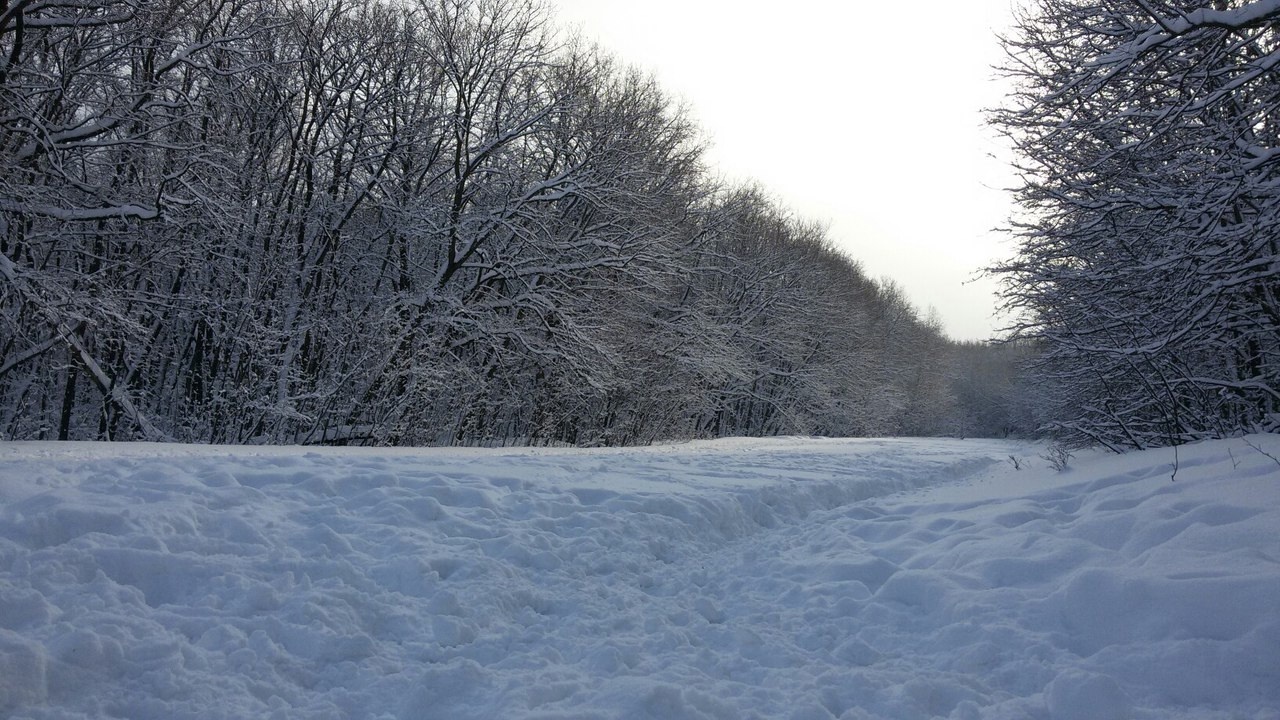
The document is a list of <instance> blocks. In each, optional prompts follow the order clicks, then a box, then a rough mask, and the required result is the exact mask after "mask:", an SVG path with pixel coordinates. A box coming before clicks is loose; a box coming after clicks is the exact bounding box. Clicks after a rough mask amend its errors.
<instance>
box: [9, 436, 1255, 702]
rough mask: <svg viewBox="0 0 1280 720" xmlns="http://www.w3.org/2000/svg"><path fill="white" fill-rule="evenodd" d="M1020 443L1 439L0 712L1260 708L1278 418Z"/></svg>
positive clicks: (786, 440) (939, 441)
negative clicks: (1123, 443) (435, 445)
mask: <svg viewBox="0 0 1280 720" xmlns="http://www.w3.org/2000/svg"><path fill="white" fill-rule="evenodd" d="M1041 452H1043V448H1042V447H1039V446H1035V445H1029V444H1021V443H1015V442H1002V441H983V440H973V441H958V440H910V439H902V440H804V439H781V440H734V441H718V442H708V443H692V444H685V445H672V446H664V447H655V448H643V449H618V450H485V451H481V450H349V449H319V450H315V449H289V448H226V447H197V446H168V445H145V444H139V445H96V444H38V443H11V444H0V717H6V718H13V719H14V720H17V719H28V720H29V719H36V718H38V719H41V720H72V719H75V718H128V719H130V720H141V719H144V718H155V719H157V720H180V719H182V718H210V719H212V718H237V719H238V718H280V719H286V718H287V719H294V718H316V719H319V718H333V719H335V720H338V719H346V718H371V719H373V718H377V719H382V718H395V719H403V720H416V719H419V718H421V719H437V718H438V719H440V720H496V719H502V720H533V719H535V718H536V719H538V720H588V719H592V720H594V719H596V718H636V719H645V718H652V719H654V720H685V719H687V720H703V719H716V720H746V719H749V718H783V719H788V720H831V719H832V718H846V719H866V718H884V719H886V720H888V719H892V720H908V719H911V718H935V717H941V718H955V719H963V720H977V719H978V718H983V719H987V718H1008V719H1010V720H1013V719H1017V720H1026V719H1030V720H1110V719H1118V718H1133V719H1135V720H1139V719H1151V720H1156V719H1159V720H1170V719H1177V718H1205V719H1219V718H1220V719H1222V720H1228V719H1230V720H1240V719H1247V720H1271V719H1275V718H1280V462H1278V461H1277V460H1275V459H1274V458H1280V437H1274V436H1254V437H1251V438H1247V439H1242V440H1233V441H1222V442H1214V443H1205V444H1200V445H1196V446H1191V447H1184V448H1182V449H1180V451H1179V453H1178V458H1177V459H1178V470H1177V475H1176V481H1171V474H1172V472H1173V461H1174V453H1173V451H1171V450H1164V451H1156V452H1148V453H1139V454H1133V455H1128V456H1122V457H1116V456H1102V455H1089V456H1087V457H1081V458H1078V459H1076V460H1074V461H1073V462H1072V467H1071V469H1069V470H1067V471H1066V472H1061V473H1059V472H1056V471H1054V470H1053V469H1051V468H1049V467H1048V463H1047V462H1046V461H1045V460H1044V459H1042V458H1040V457H1039V454H1040V453H1041ZM1011 455H1012V456H1014V457H1016V458H1018V459H1019V461H1020V463H1019V464H1021V465H1022V468H1021V469H1020V470H1016V469H1015V468H1014V463H1013V462H1011V461H1010V459H1009V456H1011Z"/></svg>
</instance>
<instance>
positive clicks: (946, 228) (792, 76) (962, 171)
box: [552, 0, 1012, 339]
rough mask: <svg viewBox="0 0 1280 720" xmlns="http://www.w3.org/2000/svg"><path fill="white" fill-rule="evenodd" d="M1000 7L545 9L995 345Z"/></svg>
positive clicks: (610, 4)
mask: <svg viewBox="0 0 1280 720" xmlns="http://www.w3.org/2000/svg"><path fill="white" fill-rule="evenodd" d="M1011 2H1012V0H976V1H975V2H966V3H956V2H951V1H950V0H922V1H921V2H916V3H912V4H910V5H901V4H894V3H879V4H877V3H834V2H831V0H788V2H785V3H784V2H762V1H759V0H747V1H745V2H744V1H742V0H646V2H643V3H637V2H634V0H552V8H553V10H555V12H556V14H557V18H558V21H559V24H561V25H562V26H565V27H568V28H570V29H577V30H579V31H580V32H581V33H582V35H583V36H584V37H586V38H587V39H592V40H598V41H599V42H600V44H601V45H602V46H603V47H605V48H607V49H608V50H610V51H611V52H613V53H614V54H616V55H617V56H618V57H620V58H621V59H622V60H624V61H626V62H629V63H633V64H635V65H637V66H639V67H641V68H644V69H646V70H649V71H651V72H653V73H654V74H655V75H656V76H657V77H658V78H659V79H660V80H661V82H662V84H663V86H664V87H665V88H666V89H667V90H668V91H669V92H671V93H672V94H673V95H674V96H675V97H676V98H678V99H681V100H683V101H685V102H686V103H687V105H688V107H689V108H690V109H691V111H692V113H693V115H694V117H695V118H696V119H697V120H698V122H699V124H700V125H701V126H702V127H703V129H704V130H705V132H706V134H707V136H708V137H709V139H710V140H711V142H712V143H713V147H712V148H711V152H710V156H709V159H710V162H711V164H712V166H713V167H714V168H715V169H716V170H717V171H719V172H720V173H722V174H723V175H724V176H725V177H726V178H729V179H754V180H757V181H759V182H760V183H761V184H762V185H763V186H764V187H766V188H767V189H768V190H769V191H770V192H772V193H773V194H774V195H775V196H776V197H777V198H778V200H780V201H781V202H782V203H783V204H784V205H785V206H786V207H789V208H791V209H793V210H794V211H795V212H796V213H797V214H798V215H799V216H800V217H802V218H805V219H808V220H815V221H819V222H826V223H829V225H830V230H831V237H832V238H833V239H834V240H835V241H836V242H837V244H838V245H839V246H840V247H841V248H842V249H844V250H845V251H847V252H848V253H849V254H850V255H851V256H853V257H854V258H855V259H857V260H858V261H859V262H861V263H862V265H863V267H864V269H865V270H866V272H867V273H868V274H869V275H871V276H872V277H888V278H892V279H893V280H895V281H896V282H898V283H899V284H900V285H901V286H902V287H903V288H904V289H905V290H906V292H907V294H908V296H909V297H910V298H911V300H912V301H913V302H914V303H915V304H916V305H917V306H919V308H920V309H921V311H922V312H928V310H929V308H930V307H934V308H936V309H937V310H938V312H939V314H940V316H941V319H942V321H943V324H944V325H945V327H946V330H947V332H948V333H949V334H950V335H951V336H952V337H954V338H956V339H983V338H987V337H990V336H991V335H992V334H993V332H994V330H995V329H996V328H998V327H999V326H1000V325H1001V319H1000V318H999V317H996V315H995V305H996V296H995V290H996V281H995V280H994V279H992V278H987V277H978V275H979V271H980V269H981V268H982V267H984V266H985V265H987V264H989V262H990V261H991V260H992V259H993V258H995V257H997V256H1000V255H1004V254H1006V252H1007V250H1008V247H1009V246H1008V244H1007V240H1006V239H1005V237H1004V236H1002V235H1001V234H999V233H997V232H994V228H996V227H997V226H999V225H1001V224H1003V223H1004V221H1005V219H1006V217H1007V216H1008V213H1009V203H1010V200H1009V199H1008V196H1007V194H1006V193H1004V192H1003V191H1002V190H1001V188H1003V187H1007V186H1008V185H1009V184H1010V183H1011V175H1010V174H1009V172H1008V171H1007V170H1006V167H1007V163H1006V162H1005V161H1003V160H999V159H995V158H992V157H991V155H992V154H993V153H1000V154H1003V152H1004V151H1003V149H1002V145H1001V142H1000V141H999V139H998V138H996V137H995V135H994V133H993V132H992V131H991V130H990V129H988V128H986V127H985V126H984V121H983V116H982V109H983V108H984V107H991V106H993V105H996V104H998V103H999V102H1001V95H1002V87H1001V83H1000V81H999V80H997V79H996V77H995V72H994V71H993V70H992V66H993V65H995V64H998V63H999V62H1000V59H1001V52H1002V51H1001V49H1000V45H999V42H998V40H997V37H996V34H997V32H1000V31H1003V30H1004V29H1005V28H1006V27H1007V26H1008V25H1009V24H1010V22H1011V15H1012V11H1011Z"/></svg>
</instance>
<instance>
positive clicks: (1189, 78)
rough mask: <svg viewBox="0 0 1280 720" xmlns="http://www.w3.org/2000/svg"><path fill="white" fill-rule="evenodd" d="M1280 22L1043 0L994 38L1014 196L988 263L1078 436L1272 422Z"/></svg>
mask: <svg viewBox="0 0 1280 720" xmlns="http://www.w3.org/2000/svg"><path fill="white" fill-rule="evenodd" d="M1277 23H1280V3H1277V2H1274V0H1257V1H1255V2H1239V1H1234V0H1223V1H1220V2H1215V3H1213V4H1212V5H1207V4H1205V3H1203V2H1190V1H1184V2H1159V3H1157V2H1145V1H1143V0H1089V1H1085V2H1082V1H1080V0H1038V1H1037V2H1035V3H1033V4H1032V6H1031V9H1030V10H1028V11H1027V12H1026V13H1025V14H1024V15H1023V17H1022V18H1021V20H1020V23H1019V26H1018V28H1017V30H1016V31H1015V33H1014V34H1013V36H1012V37H1011V38H1009V39H1008V40H1007V41H1006V46H1007V48H1008V51H1009V57H1010V60H1009V62H1008V64H1007V70H1008V73H1009V75H1010V76H1011V77H1012V78H1013V79H1014V80H1015V81H1016V82H1017V90H1016V92H1015V94H1014V95H1013V96H1012V99H1011V102H1010V103H1009V106H1008V107H1006V108H1004V109H1002V110H999V111H997V112H996V113H995V114H994V116H993V121H994V123H995V125H996V126H997V127H999V128H1000V129H1002V130H1003V131H1004V132H1005V133H1006V134H1007V135H1008V137H1009V138H1010V139H1011V141H1012V144H1013V147H1014V149H1015V151H1016V153H1017V156H1018V166H1019V170H1020V171H1021V174H1022V183H1021V186H1020V188H1019V189H1018V191H1017V197H1018V199H1019V201H1020V203H1021V206H1022V209H1023V213H1022V214H1021V215H1020V216H1019V217H1018V218H1016V219H1015V231H1016V233H1017V235H1018V237H1019V248H1018V254H1017V255H1016V257H1014V258H1013V259H1011V260H1009V261H1008V262H1005V263H1001V264H999V265H998V266H997V267H995V268H994V270H995V271H996V272H999V273H1002V274H1003V275H1004V281H1005V299H1006V302H1007V304H1008V305H1009V307H1010V308H1011V309H1012V310H1014V311H1016V312H1018V313H1019V315H1018V321H1017V323H1016V326H1015V328H1014V329H1015V331H1016V333H1017V335H1018V336H1020V337H1028V338H1036V339H1038V340H1041V341H1043V347H1044V349H1045V354H1044V356H1043V360H1042V362H1041V363H1040V369H1041V372H1042V373H1043V374H1044V376H1045V377H1046V378H1048V379H1050V380H1052V384H1051V388H1050V390H1051V392H1050V397H1051V404H1052V418H1053V423H1052V424H1053V427H1054V428H1055V429H1056V430H1057V431H1058V432H1059V433H1060V434H1061V435H1063V436H1064V438H1066V439H1067V440H1069V441H1071V442H1076V443H1092V442H1097V443H1102V444H1105V445H1108V446H1111V447H1116V448H1118V447H1146V446H1149V445H1153V444H1168V443H1179V442H1184V441H1188V440H1192V439H1195V438H1200V437H1206V436H1219V435H1223V434H1229V433H1233V432H1238V431H1241V430H1246V429H1254V428H1263V429H1276V428H1277V427H1280V415H1278V414H1277V413H1278V412H1280V252H1278V247H1277V242H1278V240H1277V234H1276V228H1277V227H1280V217H1278V212H1280V191H1278V190H1277V188H1280V184H1278V183H1277V179H1278V177H1280V174H1278V173H1277V170H1278V169H1280V149H1278V148H1280V136H1278V135H1277V133H1278V131H1280V126H1278V125H1277V123H1276V117H1277V109H1278V106H1280V74H1277V72H1276V65H1277V63H1278V62H1280V42H1277V37H1278V36H1277V27H1278V25H1277Z"/></svg>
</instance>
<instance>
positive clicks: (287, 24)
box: [0, 0, 1280, 450]
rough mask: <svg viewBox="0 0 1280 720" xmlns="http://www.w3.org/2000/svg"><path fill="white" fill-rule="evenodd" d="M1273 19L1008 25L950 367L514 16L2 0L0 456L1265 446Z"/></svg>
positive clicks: (841, 259)
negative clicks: (109, 447) (970, 440)
mask: <svg viewBox="0 0 1280 720" xmlns="http://www.w3.org/2000/svg"><path fill="white" fill-rule="evenodd" d="M1278 20H1280V0H1256V1H1255V2H1237V1H1235V0H1217V1H1216V2H1215V3H1214V4H1213V5H1212V6H1204V5H1203V3H1199V2H1193V1H1189V0H1175V1H1173V2H1150V1H1148V0H1034V1H1032V2H1029V3H1028V4H1027V5H1026V6H1025V7H1023V8H1021V10H1020V13H1019V19H1018V23H1017V25H1016V27H1014V28H1013V29H1012V30H1011V31H1010V32H1009V33H1007V35H1006V36H1005V37H1004V38H1003V43H1004V47H1005V49H1006V51H1007V54H1008V60H1007V62H1006V64H1005V65H1004V67H1003V68H1002V70H1003V73H1004V74H1005V76H1006V77H1007V78H1008V80H1009V81H1010V83H1011V87H1012V88H1013V90H1012V91H1011V94H1010V95H1009V97H1008V101H1007V103H1006V104H1005V106H1004V107H1001V108H997V109H995V110H993V111H991V114H990V122H991V125H992V126H993V127H994V128H995V129H996V130H997V131H998V132H999V133H1001V134H1002V135H1003V136H1004V138H1005V139H1006V141H1007V142H1008V144H1009V146H1010V147H1011V148H1012V150H1013V152H1014V157H1015V158H1016V160H1015V162H1016V164H1017V171H1018V173H1019V177H1020V180H1019V184H1018V186H1017V187H1015V188H1013V197H1014V199H1015V201H1016V203H1017V209H1016V211H1015V214H1014V216H1013V218H1012V219H1011V222H1010V226H1009V227H1008V228H1007V229H1008V230H1009V232H1010V233H1011V236H1012V238H1013V240H1014V242H1015V243H1016V248H1015V250H1014V251H1013V252H1012V254H1011V256H1010V257H1009V258H1007V259H1005V260H1003V261H1000V262H997V263H995V264H994V265H993V266H992V267H990V268H988V272H990V273H993V274H995V275H997V276H999V277H1000V278H1002V280H1003V282H1004V295H1003V298H1004V299H1003V302H1004V308H1003V311H1004V312H1005V313H1006V316H1007V317H1008V318H1009V327H1008V330H1007V333H1006V334H1005V335H1004V336H1002V338H1001V339H1000V341H999V342H996V343H958V342H954V341H952V340H950V339H949V338H948V337H947V336H946V334H945V332H944V330H943V328H942V327H941V326H940V323H939V321H937V320H936V319H934V318H933V317H932V316H930V315H929V314H927V313H925V314H922V313H921V312H919V310H918V309H917V308H915V307H914V306H913V305H912V303H911V302H910V300H909V299H908V298H907V297H906V296H905V295H904V293H903V292H902V290H901V289H900V288H899V287H898V286H897V285H896V284H895V283H894V282H893V281H892V280H889V279H880V278H871V277H868V276H867V275H866V274H865V273H864V272H863V270H862V269H861V267H860V266H859V264H858V262H857V260H856V259H855V258H851V257H849V256H848V255H846V254H844V253H843V252H841V251H840V250H838V249H837V248H836V245H835V243H834V240H833V238H831V237H829V235H828V233H827V231H826V229H825V228H824V226H823V225H822V224H821V223H820V222H815V221H814V220H812V219H808V218H800V217H796V216H795V215H794V214H793V213H792V212H790V211H789V210H788V209H787V208H785V207H783V206H782V205H781V204H780V203H779V202H777V201H776V200H775V199H773V198H772V197H771V196H770V194H769V192H768V190H767V189H765V188H764V187H763V186H757V185H741V184H733V183H727V182H725V181H723V180H722V179H720V178H719V177H718V175H717V173H716V170H715V168H714V167H709V166H708V163H707V161H706V154H705V140H704V135H703V131H702V130H701V129H700V128H699V127H698V125H697V123H696V120H695V118H694V117H693V116H692V113H691V111H690V110H689V109H687V108H686V107H684V106H682V105H681V104H680V103H678V102H675V101H674V100H673V99H672V98H671V97H670V96H669V95H668V94H667V93H665V92H664V90H663V88H662V87H660V86H659V85H658V83H657V82H656V81H655V80H654V79H653V78H652V77H651V76H649V75H646V74H645V73H644V72H643V71H640V70H637V69H635V68H632V67H630V66H628V65H626V64H625V62H623V61H622V60H619V59H617V58H614V57H612V56H611V55H610V54H609V53H608V52H607V50H605V49H602V48H599V47H596V46H593V45H590V44H588V43H586V42H584V41H582V40H580V39H578V38H576V37H575V36H573V35H571V34H569V33H567V32H565V31H564V30H563V29H561V28H560V27H558V26H557V24H556V20H555V17H554V15H553V13H551V12H550V10H549V9H548V8H547V7H546V6H545V5H544V4H543V3H541V2H538V1H537V0H374V1H371V2H346V1H344V0H161V1H158V2H148V1H145V0H73V1H67V2H58V1H54V0H0V439H103V440H115V439H121V440H124V439H149V440H166V441H183V442H206V443H303V444H310V443H329V444H370V445H512V444H517V445H524V444H533V445H557V444H570V445H625V444H644V443H652V442H655V441H664V440H678V439H686V438H705V437H723V436H733V435H748V436H764V435H827V436H879V435H953V436H958V437H965V436H975V435H980V436H1008V435H1029V434H1034V433H1045V434H1049V435H1051V436H1053V437H1054V438H1056V439H1057V440H1058V441H1059V442H1060V443H1062V444H1063V446H1066V447H1070V446H1083V445H1095V444H1101V445H1103V446H1106V447H1110V448H1112V449H1117V450H1120V449H1125V448H1144V447H1150V446H1156V445H1167V444H1179V443H1183V442H1188V441H1193V440H1198V439H1202V438H1208V437H1221V436H1228V435H1233V434H1238V433H1241V432H1247V431H1256V430H1264V431H1266V430H1270V431H1275V430H1277V429H1280V251H1278V248H1277V243H1278V242H1280V237H1277V236H1278V231H1277V228H1278V227H1280V217H1278V216H1277V207H1278V205H1280V177H1278V176H1277V167H1278V166H1280V145H1278V141H1280V138H1277V133H1278V132H1280V128H1278V126H1277V122H1276V118H1277V117H1280V114H1278V111H1280V108H1277V104H1278V103H1280V81H1278V80H1280V77H1278V76H1277V71H1276V66H1277V64H1280V35H1278V34H1277V30H1276V28H1277V21H1278ZM849 171H850V172H858V171H859V169H858V168H850V169H849ZM853 201H854V200H853V199H851V202H853ZM921 202H922V203H927V202H928V198H921Z"/></svg>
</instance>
